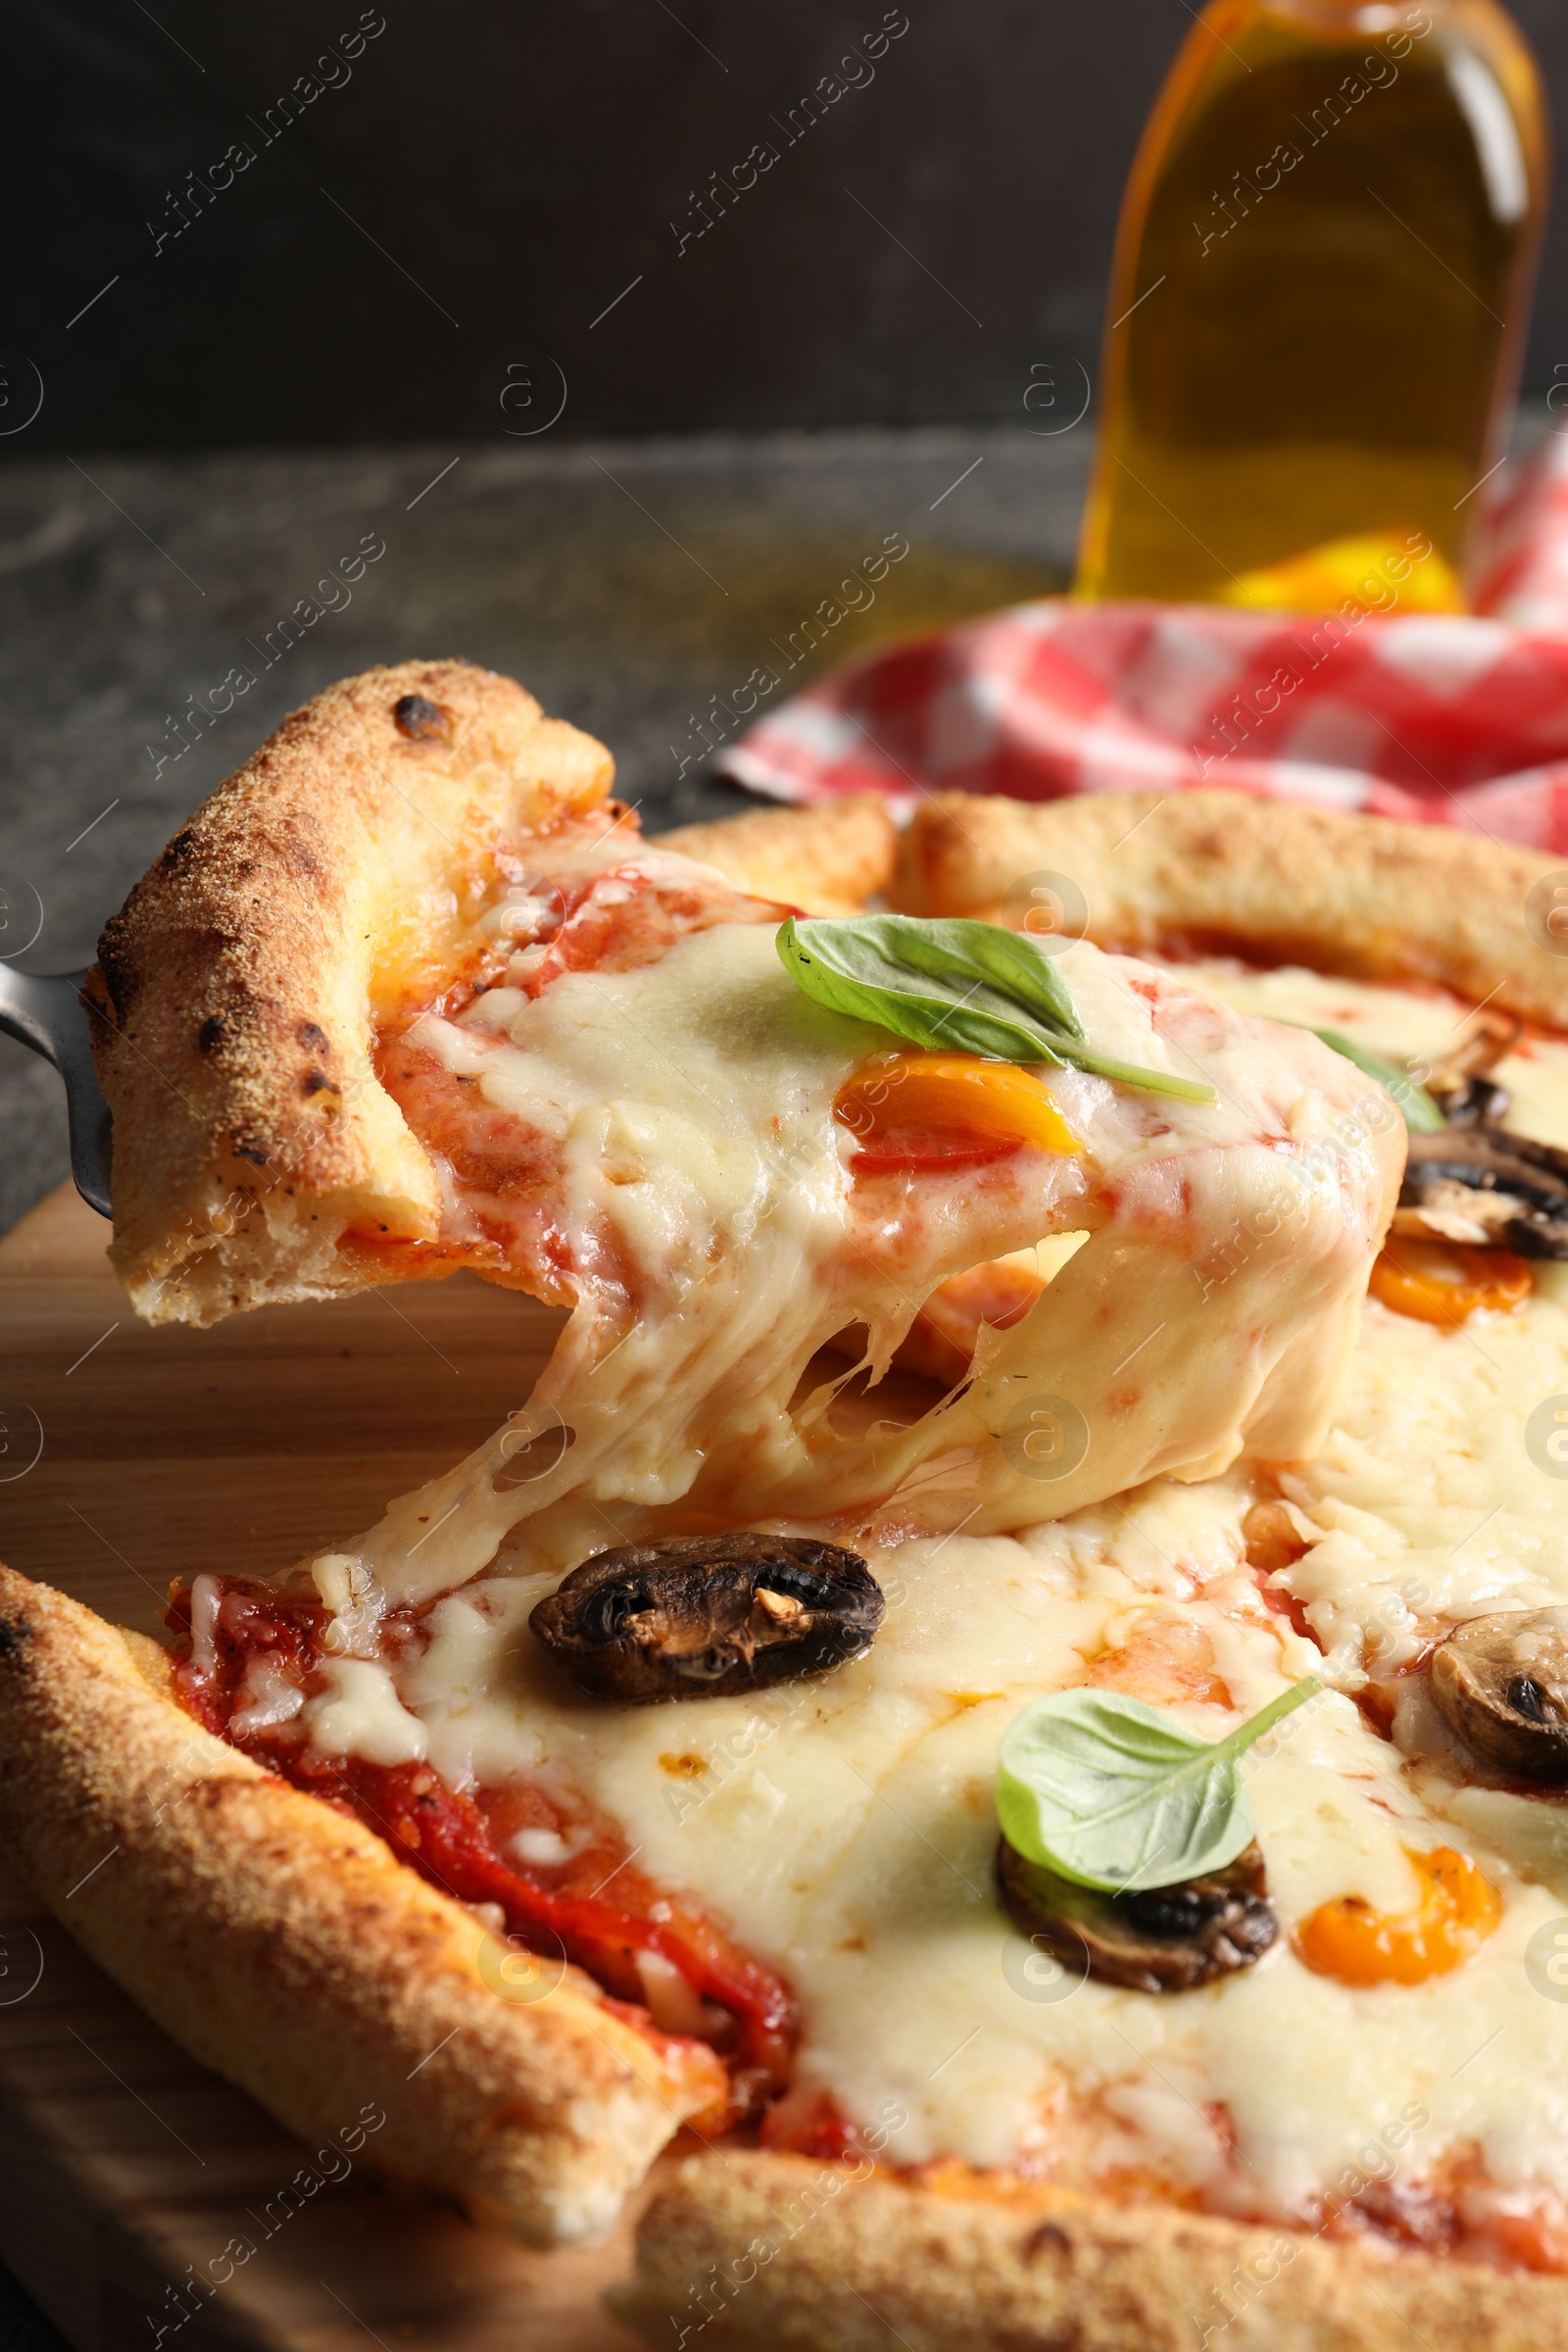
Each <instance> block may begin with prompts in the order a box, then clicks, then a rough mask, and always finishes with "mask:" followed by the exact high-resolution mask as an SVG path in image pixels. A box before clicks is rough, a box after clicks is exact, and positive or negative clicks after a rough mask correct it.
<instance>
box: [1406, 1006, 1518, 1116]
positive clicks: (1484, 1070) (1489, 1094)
mask: <svg viewBox="0 0 1568 2352" xmlns="http://www.w3.org/2000/svg"><path fill="white" fill-rule="evenodd" d="M1523 1028H1524V1023H1523V1022H1522V1021H1520V1020H1518V1019H1516V1018H1515V1016H1514V1015H1513V1014H1512V1013H1511V1012H1496V1011H1487V1010H1485V1009H1483V1010H1482V1011H1481V1012H1479V1013H1477V1015H1476V1016H1475V1019H1474V1022H1473V1023H1472V1025H1471V1027H1470V1028H1469V1029H1468V1030H1467V1031H1466V1032H1465V1035H1464V1036H1463V1037H1462V1038H1461V1039H1460V1040H1459V1043H1458V1045H1457V1046H1456V1047H1455V1049H1454V1051H1453V1052H1452V1053H1451V1054H1448V1056H1447V1057H1446V1060H1444V1061H1441V1062H1439V1064H1438V1065H1437V1067H1436V1068H1435V1069H1434V1070H1433V1071H1432V1072H1431V1074H1430V1075H1429V1077H1428V1079H1427V1082H1426V1091H1427V1093H1428V1094H1429V1095H1430V1096H1431V1097H1432V1100H1433V1101H1434V1103H1436V1104H1437V1106H1438V1108H1439V1109H1440V1110H1441V1111H1442V1113H1443V1115H1444V1117H1445V1118H1446V1120H1447V1121H1448V1124H1449V1125H1450V1126H1452V1127H1475V1126H1480V1125H1483V1124H1487V1125H1493V1126H1495V1124H1496V1123H1497V1121H1498V1120H1499V1119H1500V1118H1501V1117H1502V1115H1503V1113H1504V1111H1505V1110H1506V1109H1507V1107H1508V1090H1507V1088H1506V1087H1505V1086H1499V1085H1498V1084H1497V1082H1496V1080H1495V1078H1494V1077H1493V1075H1492V1073H1493V1071H1494V1070H1495V1068H1496V1066H1497V1064H1498V1062H1499V1061H1501V1060H1502V1059H1503V1058H1504V1056H1505V1055H1506V1054H1511V1053H1512V1052H1513V1050H1514V1047H1515V1046H1516V1045H1517V1044H1518V1043H1519V1037H1520V1033H1521V1031H1522V1030H1523Z"/></svg>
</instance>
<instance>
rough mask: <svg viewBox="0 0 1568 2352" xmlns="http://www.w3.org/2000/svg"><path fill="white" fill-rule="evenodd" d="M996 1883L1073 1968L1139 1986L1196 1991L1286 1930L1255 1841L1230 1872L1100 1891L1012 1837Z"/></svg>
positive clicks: (1247, 1963)
mask: <svg viewBox="0 0 1568 2352" xmlns="http://www.w3.org/2000/svg"><path fill="white" fill-rule="evenodd" d="M997 1881H998V1884H999V1886H1000V1887H1001V1889H1002V1900H1003V1904H1004V1907H1005V1910H1006V1912H1007V1914H1008V1916H1009V1917H1010V1918H1011V1920H1012V1921H1013V1923H1014V1925H1015V1926H1017V1927H1020V1928H1021V1929H1022V1930H1023V1932H1024V1934H1025V1935H1026V1936H1039V1937H1040V1938H1041V1940H1042V1941H1043V1942H1044V1943H1045V1944H1046V1945H1047V1947H1048V1948H1049V1949H1050V1950H1051V1951H1053V1952H1054V1953H1055V1955H1056V1958H1057V1959H1058V1960H1062V1961H1065V1963H1066V1964H1067V1966H1068V1967H1069V1968H1076V1969H1087V1972H1088V1974H1089V1975H1090V1976H1092V1977H1098V1978H1099V1979H1100V1980H1101V1982H1102V1983H1103V1984H1105V1985H1131V1987H1132V1988H1133V1990H1134V1991H1135V1992H1190V1991H1192V1989H1193V1988H1194V1986H1195V1985H1209V1984H1212V1983H1213V1981H1214V1979H1215V1978H1216V1977H1224V1976H1228V1975H1229V1974H1230V1973H1231V1971H1232V1970H1233V1969H1238V1968H1250V1967H1251V1965H1252V1963H1253V1961H1254V1960H1256V1959H1258V1958H1259V1957H1260V1955H1261V1954H1262V1953H1264V1952H1266V1951H1267V1950H1268V1947H1269V1945H1270V1944H1271V1943H1272V1942H1273V1941H1274V1938H1275V1936H1277V1935H1278V1934H1279V1923H1278V1921H1277V1920H1276V1919H1275V1917H1274V1913H1273V1910H1272V1908H1271V1906H1270V1904H1269V1900H1268V1892H1267V1886H1266V1882H1265V1879H1264V1875H1263V1857H1262V1855H1261V1853H1260V1852H1259V1851H1258V1848H1257V1844H1256V1841H1255V1840H1254V1841H1253V1843H1252V1844H1250V1845H1249V1846H1248V1847H1247V1848H1246V1849H1245V1851H1243V1852H1242V1853H1239V1854H1238V1855H1237V1857H1236V1859H1235V1861H1234V1862H1228V1863H1227V1864H1226V1865H1225V1867H1224V1869H1223V1870H1216V1871H1210V1872H1207V1873H1205V1875H1204V1876H1203V1877H1202V1878H1201V1879H1186V1880H1184V1881H1183V1882H1182V1884H1181V1885H1180V1886H1178V1887H1150V1888H1148V1889H1147V1890H1145V1891H1144V1892H1141V1893H1137V1894H1103V1893H1101V1892H1100V1891H1099V1889H1098V1888H1096V1887H1078V1886H1075V1885H1074V1884H1073V1882H1072V1880H1071V1879H1062V1878H1058V1877H1057V1875H1056V1873H1055V1872H1054V1870H1045V1869H1042V1868H1041V1866H1040V1865H1039V1864H1038V1863H1036V1862H1026V1861H1025V1860H1024V1858H1023V1856H1022V1854H1020V1853H1018V1852H1017V1851H1016V1849H1015V1848H1014V1847H1012V1846H1010V1845H1009V1844H1008V1843H1007V1841H1006V1839H1005V1838H1003V1840H1002V1842H1001V1845H1000V1847H999V1849H998V1853H997Z"/></svg>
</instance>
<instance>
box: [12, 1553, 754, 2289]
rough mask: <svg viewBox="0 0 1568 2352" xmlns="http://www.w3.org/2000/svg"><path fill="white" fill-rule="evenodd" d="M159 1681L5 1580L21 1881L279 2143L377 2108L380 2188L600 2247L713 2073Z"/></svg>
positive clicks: (41, 1596)
mask: <svg viewBox="0 0 1568 2352" xmlns="http://www.w3.org/2000/svg"><path fill="white" fill-rule="evenodd" d="M168 1671H169V1668H168V1661H167V1660H166V1659H165V1658H164V1656H163V1653H162V1652H161V1651H160V1650H159V1649H158V1648H157V1645H156V1644H155V1643H153V1642H147V1641H146V1640H145V1639H143V1638H141V1637H137V1636H133V1635H123V1634H121V1633H119V1632H118V1631H117V1630H116V1629H115V1628H114V1627H113V1626H110V1625H106V1624H104V1623H103V1621H102V1620H101V1619H100V1618H97V1617H95V1616H94V1615H93V1614H92V1612H91V1611H90V1610H88V1609H84V1608H82V1607H81V1606H79V1604H78V1603H77V1602H75V1601H73V1600H68V1599H66V1598H65V1597H64V1595H62V1594H61V1593H54V1592H51V1591H50V1590H49V1588H48V1587H47V1586H43V1585H35V1584H31V1583H29V1582H28V1580H27V1579H26V1578H25V1577H23V1576H18V1575H17V1574H15V1572H14V1571H12V1570H10V1569H6V1568H0V1843H3V1844H4V1846H5V1849H6V1851H7V1853H8V1854H9V1855H10V1856H11V1858H12V1859H13V1860H14V1861H15V1862H16V1864H17V1865H18V1867H19V1868H20V1870H21V1871H22V1873H23V1875H24V1877H25V1879H26V1880H27V1881H28V1883H29V1884H30V1886H31V1887H32V1888H33V1889H34V1891H35V1892H36V1893H37V1894H38V1895H40V1896H41V1897H42V1899H43V1901H44V1902H46V1903H47V1904H48V1906H49V1908H50V1910H51V1911H53V1913H54V1914H55V1916H56V1918H57V1919H59V1920H60V1921H61V1923H62V1924H63V1925H64V1926H65V1927H67V1928H69V1930H70V1931H71V1933H72V1935H73V1936H75V1938H76V1940H77V1941H78V1942H79V1943H80V1944H81V1945H82V1946H83V1948H84V1949H85V1950H86V1951H87V1952H88V1953H89V1954H90V1955H91V1956H92V1958H93V1959H94V1960H96V1961H97V1963H98V1965H99V1966H100V1967H101V1968H102V1969H104V1970H105V1971H106V1973H107V1974H108V1975H110V1976H111V1977H113V1978H114V1979H115V1981H116V1983H117V1984H119V1985H123V1987H124V1989H125V1991H126V1992H128V1993H129V1994H130V1995H131V1997H132V1999H134V2000H136V2001H139V2002H140V2004H141V2006H142V2007H143V2008H144V2009H145V2010H146V2011H147V2013H148V2014H149V2016H151V2017H152V2018H154V2019H155V2020H156V2021H157V2023H158V2024H159V2025H160V2026H161V2027H162V2028H163V2029H164V2031H165V2032H166V2033H167V2034H171V2035H172V2037H173V2039H174V2040H176V2041H178V2042H179V2043H181V2044H182V2046H183V2047H184V2048H185V2049H187V2050H189V2051H190V2052H191V2054H192V2056H194V2057H196V2058H198V2059H200V2060H201V2062H202V2063H203V2064H204V2065H206V2066H210V2067H212V2068H213V2069H214V2070H215V2072H216V2073H218V2074H221V2075H223V2076H225V2077H226V2078H227V2079H228V2081H229V2082H237V2083H239V2084H240V2086H241V2087H242V2088H243V2089H245V2090H248V2091H250V2092H251V2093H252V2094H253V2095H254V2096H255V2097H256V2098H258V2099H260V2100H261V2101H262V2103H263V2105H264V2106H267V2107H269V2108H270V2109H271V2111H272V2113H273V2114H274V2115H276V2116H277V2117H279V2118H280V2120H281V2121H282V2122H283V2123H285V2124H286V2125H288V2126H289V2127H290V2128H291V2129H292V2130H294V2131H299V2132H301V2133H304V2134H306V2135H307V2136H309V2135H310V2134H313V2133H316V2132H320V2131H336V2130H338V2129H340V2128H341V2127H343V2126H344V2125H345V2124H347V2123H350V2122H352V2121H353V2120H354V2119H355V2118H356V2117H357V2116H359V2115H360V2114H361V2112H362V2110H364V2109H365V2108H366V2105H367V2102H370V2103H373V2105H374V2106H375V2107H378V2108H379V2109H381V2110H382V2111H383V2112H384V2114H385V2117H386V2123H385V2125H384V2127H382V2128H380V2129H379V2130H378V2131H377V2132H376V2137H375V2142H374V2151H375V2161H376V2163H377V2164H378V2165H379V2166H380V2167H381V2168H382V2169H383V2170H384V2171H386V2172H387V2173H388V2174H390V2175H392V2176H393V2177H395V2178H398V2179H401V2180H408V2181H411V2182H414V2183H417V2185H419V2186H422V2187H425V2188H430V2189H435V2190H438V2191H441V2192H443V2193H445V2194H447V2195H449V2196H452V2197H455V2198H457V2199H459V2200H460V2201H461V2202H462V2203H463V2204H464V2205H465V2206H466V2207H467V2208H468V2210H469V2211H470V2212H472V2213H474V2214H475V2215H476V2216H479V2217H482V2218H487V2219H490V2220H493V2221H497V2222H499V2223H501V2224H502V2225H503V2226H504V2227H506V2228H509V2229H513V2230H514V2231H515V2232H516V2233H517V2234H518V2235H519V2236H522V2237H526V2238H528V2239H529V2240H530V2241H531V2242H533V2243H535V2244H539V2245H559V2244H564V2243H570V2242H575V2241H580V2240H585V2239H592V2238H596V2237H598V2236H600V2235H602V2234H603V2232H604V2231H605V2230H606V2229H609V2228H610V2226H611V2225H612V2223H613V2221H614V2219H615V2216H616V2213H617V2211H618V2209H619V2205H620V2201H621V2198H622V2196H623V2194H624V2192H625V2191H626V2189H627V2188H629V2187H630V2186H632V2185H633V2184H634V2183H635V2182H636V2181H638V2180H641V2179H642V2177H643V2174H644V2173H645V2172H646V2170H647V2168H648V2166H649V2164H650V2163H651V2162H652V2161H653V2158H654V2157H655V2155H656V2154H657V2153H658V2151H659V2149H660V2148H661V2147H662V2146H663V2144H664V2142H665V2141H666V2140H667V2139H668V2138H669V2137H670V2135H671V2133H672V2132H673V2131H675V2130H676V2128H677V2126H678V2125H679V2123H680V2121H681V2119H682V2116H683V2115H684V2114H685V2113H688V2112H690V2110H691V2105H692V2102H693V2099H694V2097H698V2096H700V2097H702V2098H704V2099H711V2097H712V2096H713V2094H714V2090H715V2088H717V2087H720V2086H721V2077H719V2076H718V2074H717V2072H716V2062H715V2075H714V2080H713V2081H711V2082H700V2081H699V2079H698V2077H697V2075H696V2074H694V2075H693V2076H692V2077H690V2078H687V2079H686V2080H685V2083H684V2086H683V2081H682V2079H681V2078H680V2077H679V2076H677V2074H676V2073H675V2072H674V2070H673V2069H671V2068H668V2067H666V2066H665V2065H664V2063H663V2061H662V2058H661V2056H660V2053H659V2051H658V2049H657V2047H656V2046H655V2044H654V2043H652V2042H651V2041H649V2040H647V2039H646V2038H645V2037H644V2036H643V2035H642V2034H638V2033H637V2032H636V2031H635V2030H634V2029H633V2028H632V2027H630V2026H628V2025H626V2024H624V2023H622V2022H621V2021H620V2020H619V2019H618V2018H616V2017H615V2016H613V2014H611V2013H610V2012H609V2011H607V2010H606V2009H604V2008H602V2007H601V2006H600V2005H599V2003H598V2001H597V2000H596V1999H595V1998H594V1997H593V1993H592V1987H591V1986H587V1985H586V1980H583V1979H581V1978H578V1977H577V1975H576V1972H574V1971H573V1972H571V1974H570V1975H569V1976H568V1977H567V1978H565V1979H563V1980H562V1981H561V1982H559V1983H557V1984H555V1985H554V1988H553V1989H551V1981H552V1975H553V1973H554V1972H552V1971H546V1972H545V1973H544V1974H543V1975H542V1976H541V1975H539V1974H537V1973H536V1972H532V1971H528V1972H527V1973H526V1974H524V1973H523V1971H522V1970H519V1968H518V1964H517V1960H516V1957H515V1955H511V1956H509V1954H508V1952H507V1950H506V1947H505V1946H503V1945H502V1944H500V1943H499V1942H498V1941H497V1940H496V1938H495V1937H494V1936H489V1935H487V1934H486V1933H484V1931H483V1930H481V1928H480V1927H479V1925H478V1923H477V1922H476V1920H475V1919H474V1918H473V1916H472V1914H471V1913H470V1912H469V1911H468V1910H466V1907H465V1906H464V1905H463V1904H462V1903H459V1902H455V1901H453V1900H452V1899H451V1898H450V1897H449V1896H447V1895H444V1894H441V1893H439V1892H438V1891H437V1890H436V1889H435V1888H434V1887H429V1886H427V1885H426V1884H425V1882H424V1881H423V1880H422V1879H420V1878H418V1877H417V1876H416V1874H415V1873H414V1871H412V1870H411V1869H409V1868H408V1867H407V1866H406V1865H405V1864H403V1863H401V1862H399V1861H398V1860H397V1859H396V1858H395V1857H394V1856H393V1854H392V1853H391V1852H390V1851H389V1849H388V1848H387V1847H386V1846H385V1845H383V1844H382V1842H381V1841H380V1839H379V1838H375V1837H374V1836H372V1835H371V1833H370V1832H369V1831H368V1830H367V1829H364V1828H362V1827H361V1826H360V1824H359V1823H358V1822H355V1821H352V1820H350V1819H348V1818H347V1817H346V1816H345V1815H343V1814H341V1813H339V1812H338V1811H337V1810H336V1808H335V1807H333V1806H331V1805H327V1804H324V1803H322V1802H321V1801H320V1800H319V1798H317V1797H314V1796H308V1795H305V1794H303V1793H302V1792H301V1791H299V1790H297V1789H291V1788H289V1787H288V1786H287V1785H286V1784H285V1783H284V1782H282V1781H280V1780H277V1779H274V1778H273V1776H272V1775H271V1774H270V1773H268V1772H264V1771H263V1770H262V1768H261V1767H260V1766H259V1765H257V1764H254V1763H252V1762H251V1760H250V1758H249V1757H247V1756H244V1755H242V1754H241V1753H240V1752H239V1751H238V1749H236V1748H232V1747H229V1746H227V1745H226V1744H225V1743H224V1742H223V1741H222V1740H216V1739H214V1738H212V1737H211V1736H210V1735H209V1734H208V1733H206V1732H204V1731H202V1730H201V1729H200V1727H199V1726H198V1725H197V1724H196V1723H195V1722H194V1721H193V1720H192V1719H191V1717H190V1716H189V1715H187V1714H186V1713H185V1712H184V1711H183V1709H182V1708H180V1707H179V1706H177V1705H176V1704H175V1703H174V1702H173V1701H172V1699H170V1698H169V1697H166V1696H165V1695H163V1692H162V1691H161V1689H160V1688H159V1687H158V1686H159V1684H160V1683H161V1682H166V1681H167V1676H168ZM524 1969H526V1963H525V1964H524ZM519 1976H521V1978H522V1981H521V1983H520V1984H519V1983H515V1982H514V1981H515V1980H516V1979H517V1978H518V1977H519ZM530 1995H531V1996H536V1997H527V1996H530Z"/></svg>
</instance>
